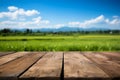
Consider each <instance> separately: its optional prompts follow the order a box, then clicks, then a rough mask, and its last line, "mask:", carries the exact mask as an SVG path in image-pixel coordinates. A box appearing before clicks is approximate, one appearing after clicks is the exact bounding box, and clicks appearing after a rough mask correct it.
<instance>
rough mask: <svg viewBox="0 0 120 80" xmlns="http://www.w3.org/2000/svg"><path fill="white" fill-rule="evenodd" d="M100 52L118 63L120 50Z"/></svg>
mask: <svg viewBox="0 0 120 80" xmlns="http://www.w3.org/2000/svg"><path fill="white" fill-rule="evenodd" d="M101 54H103V55H105V56H107V57H109V59H110V60H111V61H114V62H117V63H119V64H120V52H101Z"/></svg>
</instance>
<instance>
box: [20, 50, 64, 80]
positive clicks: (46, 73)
mask: <svg viewBox="0 0 120 80" xmlns="http://www.w3.org/2000/svg"><path fill="white" fill-rule="evenodd" d="M62 58H63V53H62V52H56V53H53V52H48V53H47V54H46V55H45V56H44V57H43V58H42V59H40V60H39V61H38V62H37V63H36V64H35V65H33V66H32V67H31V68H30V69H29V70H27V71H26V72H25V73H24V74H23V75H21V76H20V79H21V80H22V79H23V80H24V79H25V80H30V79H31V78H34V79H33V80H59V79H60V75H61V69H62Z"/></svg>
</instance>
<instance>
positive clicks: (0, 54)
mask: <svg viewBox="0 0 120 80" xmlns="http://www.w3.org/2000/svg"><path fill="white" fill-rule="evenodd" d="M12 53H14V52H0V57H1V56H5V55H8V54H12Z"/></svg>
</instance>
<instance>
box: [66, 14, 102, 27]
mask: <svg viewBox="0 0 120 80" xmlns="http://www.w3.org/2000/svg"><path fill="white" fill-rule="evenodd" d="M102 21H104V16H103V15H100V16H98V17H96V18H94V19H90V20H86V21H84V22H78V21H77V22H69V23H68V25H69V26H72V27H73V26H74V27H83V28H85V27H88V26H91V25H92V26H93V25H95V24H97V23H100V22H102Z"/></svg>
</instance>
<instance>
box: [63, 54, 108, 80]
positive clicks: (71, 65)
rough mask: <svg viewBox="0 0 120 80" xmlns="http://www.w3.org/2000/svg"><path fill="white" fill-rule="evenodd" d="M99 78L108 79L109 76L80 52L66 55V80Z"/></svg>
mask: <svg viewBox="0 0 120 80" xmlns="http://www.w3.org/2000/svg"><path fill="white" fill-rule="evenodd" d="M99 77H102V78H108V75H107V74H106V73H105V72H104V71H103V70H101V69H100V68H99V67H97V66H96V65H95V64H94V63H93V62H92V61H90V60H89V59H87V58H86V57H84V56H83V55H82V54H80V53H79V52H76V53H74V52H68V53H66V54H64V78H65V80H66V79H67V80H68V78H69V80H71V79H78V78H79V79H82V78H99Z"/></svg>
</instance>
